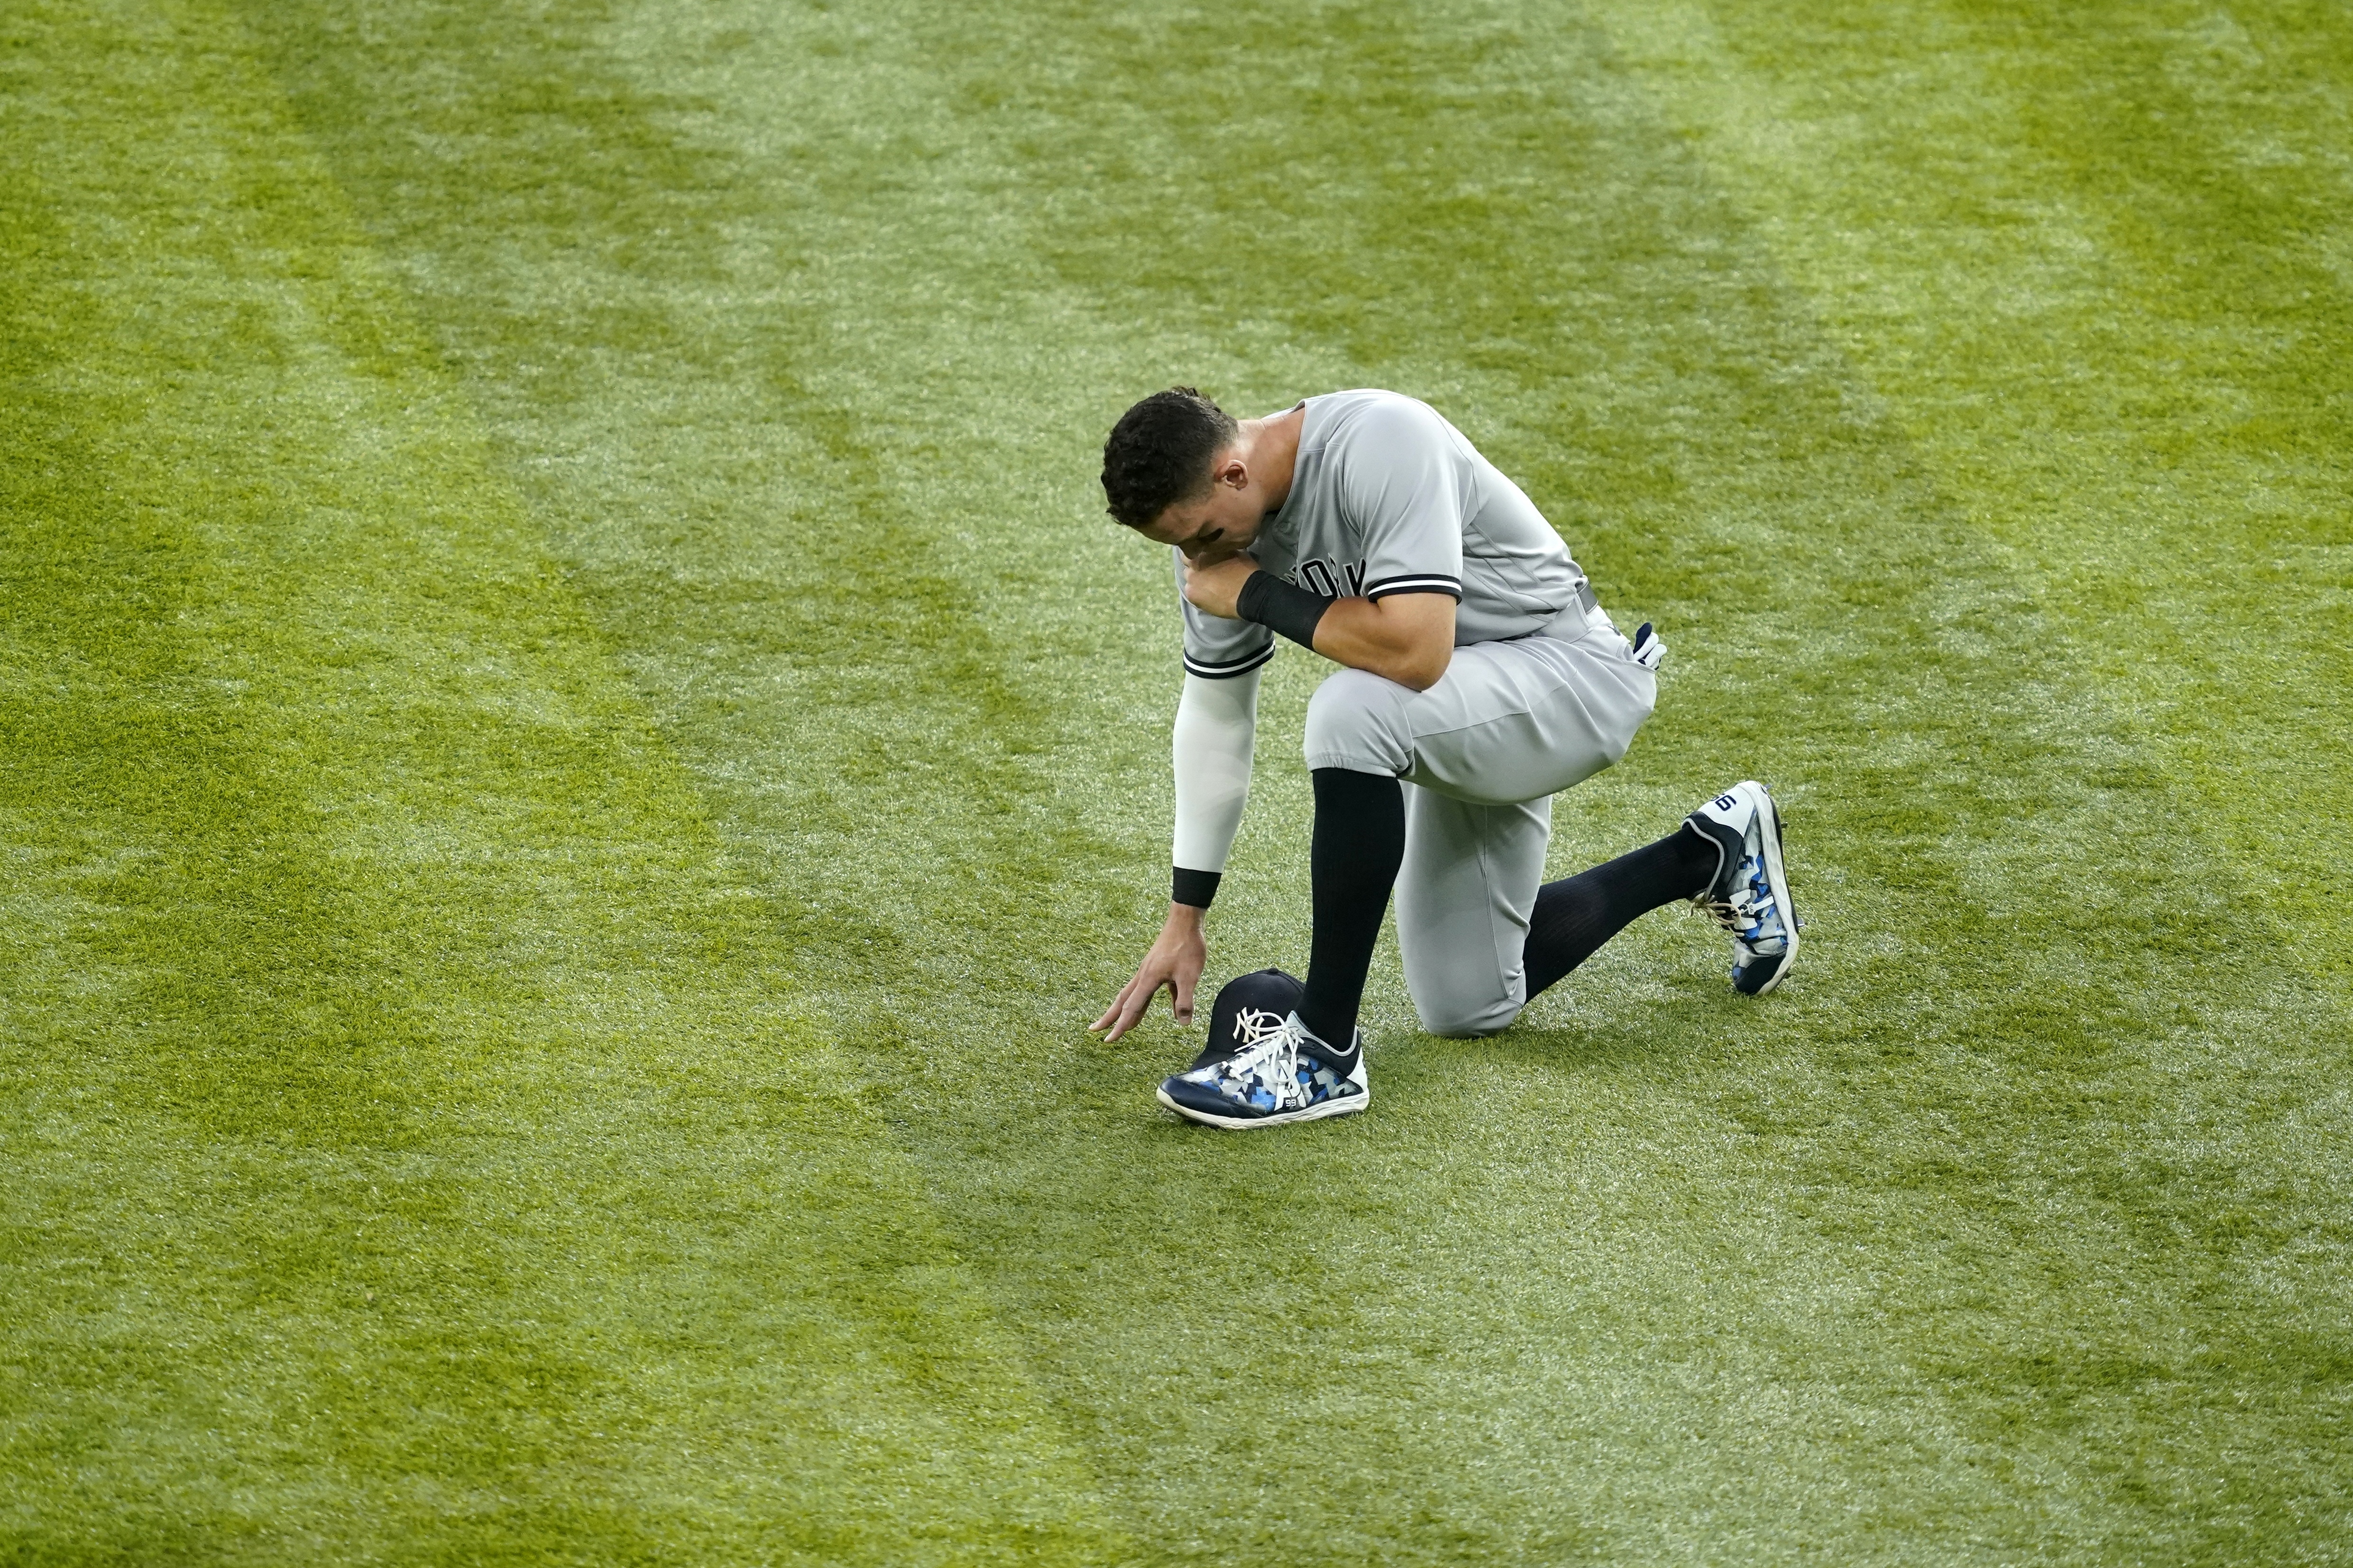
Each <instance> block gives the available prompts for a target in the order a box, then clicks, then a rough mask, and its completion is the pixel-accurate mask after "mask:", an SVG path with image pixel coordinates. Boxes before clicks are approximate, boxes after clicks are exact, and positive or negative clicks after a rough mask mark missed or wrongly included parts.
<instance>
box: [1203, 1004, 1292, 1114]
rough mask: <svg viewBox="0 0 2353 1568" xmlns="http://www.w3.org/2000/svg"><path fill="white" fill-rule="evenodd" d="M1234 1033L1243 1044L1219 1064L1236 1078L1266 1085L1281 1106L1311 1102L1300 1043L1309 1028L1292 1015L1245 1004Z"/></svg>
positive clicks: (1221, 1068)
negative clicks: (1305, 1085) (1303, 1076)
mask: <svg viewBox="0 0 2353 1568" xmlns="http://www.w3.org/2000/svg"><path fill="white" fill-rule="evenodd" d="M1234 1034H1235V1035H1236V1036H1237V1037H1239V1038H1240V1039H1241V1041H1242V1042H1243V1044H1242V1048H1241V1049H1240V1051H1238V1052H1236V1053H1235V1054H1234V1056H1233V1057H1232V1058H1229V1060H1227V1061H1226V1062H1225V1063H1224V1064H1223V1065H1222V1066H1220V1067H1219V1069H1218V1070H1219V1072H1220V1073H1222V1074H1225V1075H1227V1076H1229V1077H1231V1078H1233V1079H1236V1080H1238V1081H1240V1082H1241V1083H1244V1084H1250V1083H1256V1084H1260V1085H1262V1086H1263V1087H1264V1088H1265V1089H1267V1091H1268V1092H1269V1093H1271V1094H1272V1095H1273V1096H1274V1103H1275V1105H1276V1107H1277V1108H1278V1109H1282V1108H1287V1107H1290V1106H1294V1105H1304V1104H1306V1103H1307V1091H1306V1089H1304V1088H1303V1087H1302V1086H1301V1084H1300V1082H1299V1047H1301V1046H1303V1045H1304V1044H1305V1043H1306V1041H1307V1031H1306V1030H1305V1028H1304V1027H1303V1026H1299V1025H1297V1024H1294V1023H1293V1022H1292V1021H1291V1018H1290V1017H1289V1016H1278V1015H1276V1014H1273V1013H1270V1012H1267V1011H1265V1010H1264V1009H1263V1008H1259V1007H1245V1008H1244V1009H1242V1011H1241V1012H1240V1014H1239V1015H1238V1016H1236V1017H1235V1019H1234Z"/></svg>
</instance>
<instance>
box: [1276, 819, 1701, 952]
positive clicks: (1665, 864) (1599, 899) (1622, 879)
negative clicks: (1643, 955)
mask: <svg viewBox="0 0 2353 1568" xmlns="http://www.w3.org/2000/svg"><path fill="white" fill-rule="evenodd" d="M1318 776H1319V777H1320V776H1321V775H1320V774H1319V775H1318ZM1316 820H1317V822H1318V824H1319V825H1320V824H1321V822H1322V820H1323V819H1322V817H1320V816H1319V817H1318V818H1317V819H1316ZM1718 858H1719V857H1718V854H1717V850H1716V847H1715V844H1714V843H1713V842H1711V841H1710V840H1709V839H1708V838H1707V837H1705V836H1704V835H1703V834H1701V833H1700V832H1699V831H1698V830H1697V829H1695V828H1694V827H1692V826H1689V825H1688V824H1686V825H1685V826H1682V827H1678V828H1677V829H1675V831H1674V832H1673V833H1672V834H1670V835H1669V836H1668V837H1664V838H1662V839H1660V840H1659V841H1658V842H1657V843H1656V844H1647V845H1644V846H1643V847H1641V848H1640V849H1637V850H1634V851H1633V852H1632V853H1630V854H1626V855H1620V856H1619V857H1618V858H1616V859H1615V860H1609V861H1604V862H1603V863H1602V864H1600V865H1599V866H1596V867H1595V868H1593V869H1591V870H1590V871H1580V872H1578V873H1577V875H1576V876H1574V877H1566V878H1563V879H1561V880H1559V881H1557V882H1546V884H1545V885H1544V886H1543V887H1541V888H1539V889H1536V907H1535V911H1534V912H1533V913H1532V914H1530V915H1529V916H1528V942H1527V946H1526V948H1525V950H1524V952H1525V963H1526V964H1527V971H1528V995H1529V996H1530V997H1532V998H1533V997H1534V996H1535V994H1536V993H1537V992H1539V991H1541V990H1543V989H1544V988H1545V987H1546V986H1547V985H1550V984H1552V983H1553V982H1554V981H1556V980H1558V979H1559V978H1560V977H1561V976H1562V975H1564V974H1567V973H1568V972H1569V971H1570V970H1572V969H1575V968H1576V967H1577V965H1578V964H1580V963H1584V962H1585V961H1586V960H1587V959H1588V958H1590V957H1592V956H1593V954H1594V953H1595V952H1598V951H1599V949H1600V946H1601V944H1602V943H1603V942H1608V941H1609V939H1610V938H1611V937H1613V936H1616V935H1617V934H1618V933H1619V932H1620V931H1623V930H1625V929H1626V927H1627V926H1628V925H1629V924H1630V923H1631V922H1632V921H1633V920H1634V917H1635V916H1637V915H1643V914H1648V913H1650V911H1651V910H1655V909H1657V908H1658V907H1659V906H1660V905H1662V904H1672V903H1673V902H1674V901H1675V900H1677V899H1688V898H1690V897H1691V896H1692V895H1693V894H1694V893H1696V892H1698V891H1699V890H1700V889H1702V888H1703V887H1705V886H1706V885H1707V883H1708V881H1709V879H1711V878H1713V877H1714V876H1715V868H1716V861H1717V859H1718ZM1319 864H1320V862H1319ZM1317 886H1318V887H1321V886H1322V883H1321V882H1320V881H1319V882H1318V884H1317ZM1316 922H1317V923H1316V929H1317V930H1318V931H1321V930H1322V929H1323V905H1322V904H1321V903H1320V902H1319V903H1318V904H1317V906H1316ZM1317 951H1318V952H1321V951H1322V950H1321V949H1320V948H1319V949H1318V950H1317Z"/></svg>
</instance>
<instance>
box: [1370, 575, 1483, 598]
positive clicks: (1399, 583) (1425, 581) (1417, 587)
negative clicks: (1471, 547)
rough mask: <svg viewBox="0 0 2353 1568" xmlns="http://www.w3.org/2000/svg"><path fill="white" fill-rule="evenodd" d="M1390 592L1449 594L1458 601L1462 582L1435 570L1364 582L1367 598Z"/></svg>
mask: <svg viewBox="0 0 2353 1568" xmlns="http://www.w3.org/2000/svg"><path fill="white" fill-rule="evenodd" d="M1391 594H1451V595H1454V597H1455V599H1456V600H1457V601H1458V602H1459V601H1460V600H1461V597H1462V582H1461V579H1460V578H1458V577H1448V576H1444V575H1441V574H1439V573H1436V572H1416V573H1412V574H1408V575H1406V576H1402V577H1384V578H1382V579H1381V580H1380V581H1379V582H1377V583H1367V584H1365V597H1366V598H1367V599H1379V598H1386V597H1387V596H1388V595H1391Z"/></svg>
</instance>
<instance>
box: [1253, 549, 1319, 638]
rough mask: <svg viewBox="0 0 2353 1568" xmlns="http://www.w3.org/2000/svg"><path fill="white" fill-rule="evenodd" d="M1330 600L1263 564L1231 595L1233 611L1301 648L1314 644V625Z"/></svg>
mask: <svg viewBox="0 0 2353 1568" xmlns="http://www.w3.org/2000/svg"><path fill="white" fill-rule="evenodd" d="M1332 604H1333V601H1332V600H1330V599H1327V598H1325V597H1324V595H1321V594H1317V593H1313V592H1310V591H1309V590H1308V589H1305V588H1303V587H1301V586H1299V585H1298V584H1296V583H1286V582H1284V581H1283V580H1282V578H1280V577H1278V576H1276V575H1275V574H1273V573H1271V572H1269V571H1268V570H1266V569H1265V568H1264V567H1261V568H1259V569H1258V570H1257V571H1255V572H1253V573H1251V574H1250V576H1249V577H1248V578H1247V579H1246V580H1245V581H1244V582H1243V584H1242V588H1241V592H1240V594H1238V595H1235V597H1234V614H1235V615H1236V616H1239V617H1240V618H1241V619H1243V620H1245V621H1255V622H1257V623H1258V624H1259V625H1260V626H1264V627H1266V628H1267V629H1268V630H1270V631H1272V632H1275V633H1277V634H1278V635H1280V636H1282V637H1289V638H1290V639H1291V640H1292V641H1293V642H1295V643H1297V644H1298V645H1299V646H1300V647H1304V648H1313V647H1314V646H1315V627H1316V625H1317V623H1319V622H1321V621H1322V620H1323V619H1324V611H1326V610H1328V609H1330V608H1331V607H1332Z"/></svg>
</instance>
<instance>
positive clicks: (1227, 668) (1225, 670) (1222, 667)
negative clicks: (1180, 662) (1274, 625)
mask: <svg viewBox="0 0 2353 1568" xmlns="http://www.w3.org/2000/svg"><path fill="white" fill-rule="evenodd" d="M1273 657H1274V643H1273V640H1272V639H1271V638H1270V639H1269V640H1268V642H1267V645H1266V646H1265V647H1262V648H1261V649H1259V650H1258V651H1257V652H1256V653H1249V654H1244V655H1243V656H1242V657H1241V658H1236V659H1229V660H1227V661H1226V662H1225V663H1223V664H1211V663H1210V662H1209V661H1208V660H1207V659H1202V658H1194V657H1193V656H1192V655H1191V654H1189V653H1188V654H1187V655H1186V656H1185V673H1186V674H1187V675H1198V676H1199V677H1200V678H1201V679H1204V680H1231V679H1233V678H1234V677H1235V676H1237V675H1248V674H1249V673H1250V671H1251V670H1253V669H1256V668H1258V667H1259V666H1260V665H1261V664H1264V663H1265V662H1266V661H1267V660H1268V659H1271V658H1273Z"/></svg>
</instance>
